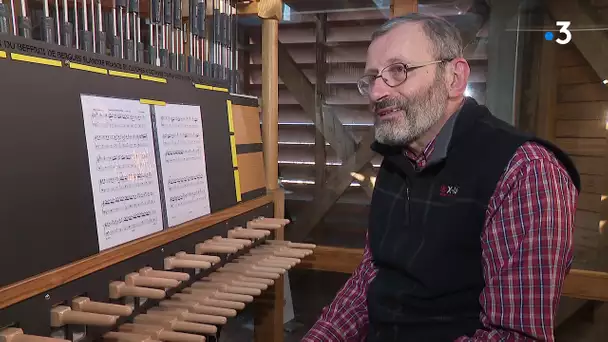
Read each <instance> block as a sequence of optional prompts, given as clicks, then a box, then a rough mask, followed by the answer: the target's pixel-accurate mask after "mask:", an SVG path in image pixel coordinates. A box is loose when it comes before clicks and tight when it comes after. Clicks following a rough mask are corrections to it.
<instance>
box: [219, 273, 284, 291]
mask: <svg viewBox="0 0 608 342" xmlns="http://www.w3.org/2000/svg"><path fill="white" fill-rule="evenodd" d="M207 278H209V279H212V280H213V279H217V280H221V279H234V280H238V281H243V282H247V283H252V284H261V285H266V286H267V287H268V286H271V285H272V284H274V280H272V278H270V279H269V278H256V277H252V276H249V277H248V276H244V275H242V274H240V273H231V272H214V273H211V274H210V275H208V276H207ZM264 290H265V289H264Z"/></svg>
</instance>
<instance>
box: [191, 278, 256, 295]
mask: <svg viewBox="0 0 608 342" xmlns="http://www.w3.org/2000/svg"><path fill="white" fill-rule="evenodd" d="M191 287H192V288H195V289H215V290H218V291H222V292H227V293H235V294H244V295H249V296H259V295H260V294H262V290H261V289H258V288H251V287H243V286H236V285H229V284H226V283H222V282H219V281H213V280H202V281H197V282H195V283H193V284H192V285H191Z"/></svg>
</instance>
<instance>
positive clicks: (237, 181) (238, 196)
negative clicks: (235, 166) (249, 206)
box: [234, 170, 241, 202]
mask: <svg viewBox="0 0 608 342" xmlns="http://www.w3.org/2000/svg"><path fill="white" fill-rule="evenodd" d="M234 187H235V188H236V201H237V202H240V201H241V177H240V176H239V170H234Z"/></svg>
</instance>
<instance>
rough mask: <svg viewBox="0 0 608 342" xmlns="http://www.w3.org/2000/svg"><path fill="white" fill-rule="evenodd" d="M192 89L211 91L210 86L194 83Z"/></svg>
mask: <svg viewBox="0 0 608 342" xmlns="http://www.w3.org/2000/svg"><path fill="white" fill-rule="evenodd" d="M194 88H196V89H204V90H213V87H212V86H208V85H204V84H198V83H194Z"/></svg>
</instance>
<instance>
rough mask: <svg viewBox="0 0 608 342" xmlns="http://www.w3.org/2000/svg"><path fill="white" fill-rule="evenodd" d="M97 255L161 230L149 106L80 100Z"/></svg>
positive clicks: (85, 97)
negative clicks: (97, 248) (89, 175)
mask: <svg viewBox="0 0 608 342" xmlns="http://www.w3.org/2000/svg"><path fill="white" fill-rule="evenodd" d="M80 100H81V104H82V116H83V120H84V127H85V133H86V140H87V150H88V154H89V169H90V172H91V184H92V187H93V198H94V203H95V217H96V221H97V238H98V242H99V250H100V251H102V250H105V249H108V248H110V247H114V246H116V245H119V244H122V243H125V242H128V241H132V240H135V239H138V238H140V237H143V236H146V235H149V234H152V233H155V232H158V231H161V230H162V229H163V220H162V209H161V203H160V191H159V185H158V175H157V171H156V160H155V153H154V137H153V134H152V120H151V116H150V106H149V105H145V104H141V103H139V101H137V100H126V99H118V98H111V97H100V96H90V95H81V98H80Z"/></svg>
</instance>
